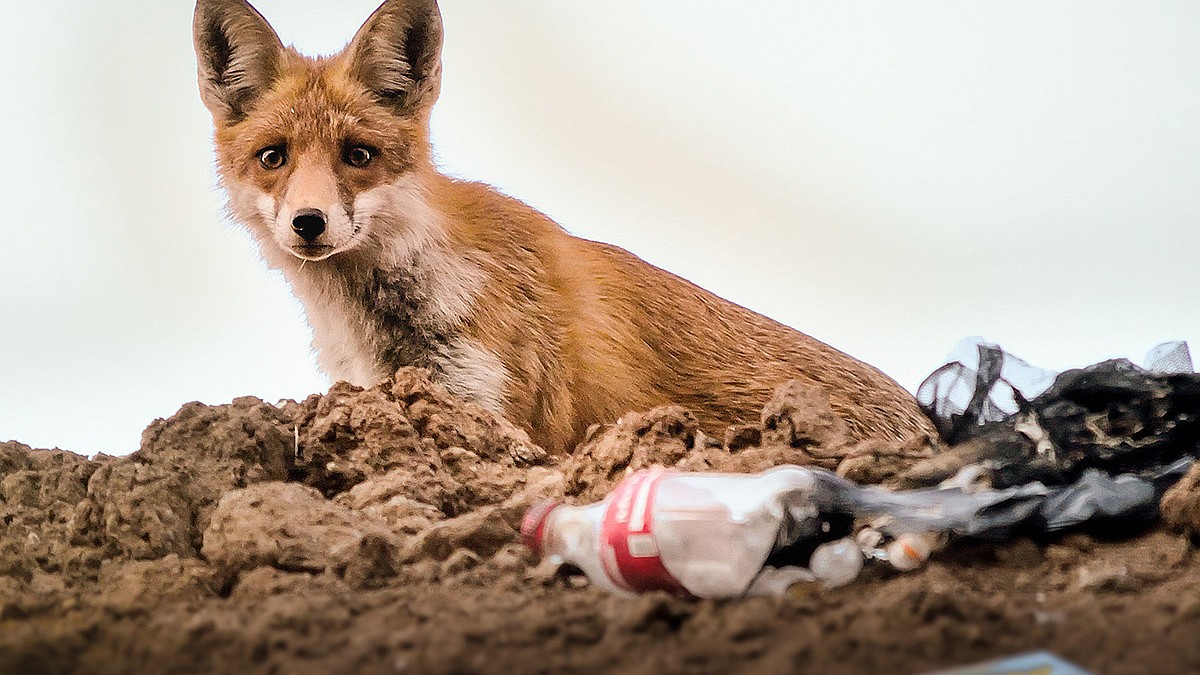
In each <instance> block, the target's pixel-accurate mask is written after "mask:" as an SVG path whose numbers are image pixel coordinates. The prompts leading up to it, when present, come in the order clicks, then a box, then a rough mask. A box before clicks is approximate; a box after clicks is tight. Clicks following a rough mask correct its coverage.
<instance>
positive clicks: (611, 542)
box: [600, 467, 690, 596]
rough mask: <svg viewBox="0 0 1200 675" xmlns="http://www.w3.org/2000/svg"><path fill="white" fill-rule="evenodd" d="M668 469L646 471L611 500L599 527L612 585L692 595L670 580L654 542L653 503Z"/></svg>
mask: <svg viewBox="0 0 1200 675" xmlns="http://www.w3.org/2000/svg"><path fill="white" fill-rule="evenodd" d="M669 473H670V472H668V471H667V470H666V469H662V468H658V467H656V468H653V469H643V470H641V471H638V472H636V473H634V474H632V475H630V476H629V477H628V478H626V479H625V480H623V481H621V482H620V483H619V484H618V485H617V487H616V488H615V489H613V492H612V494H611V495H610V496H609V502H608V507H607V508H606V509H605V511H604V522H603V523H602V525H601V526H600V560H601V562H602V563H603V564H604V571H605V572H607V573H608V577H609V578H610V579H612V581H613V583H614V584H616V585H617V586H620V587H621V588H624V589H625V590H627V591H632V592H635V593H644V592H646V591H669V592H671V593H675V594H677V595H685V596H686V595H690V593H688V592H687V589H685V588H684V587H683V585H682V584H680V583H679V581H678V580H677V579H676V578H675V577H673V576H671V573H670V572H668V571H667V568H666V566H664V565H663V561H662V557H661V556H660V555H659V551H658V543H657V542H656V541H655V539H654V500H655V497H656V494H657V492H658V483H659V481H660V480H662V478H663V477H664V476H666V475H668V474H669Z"/></svg>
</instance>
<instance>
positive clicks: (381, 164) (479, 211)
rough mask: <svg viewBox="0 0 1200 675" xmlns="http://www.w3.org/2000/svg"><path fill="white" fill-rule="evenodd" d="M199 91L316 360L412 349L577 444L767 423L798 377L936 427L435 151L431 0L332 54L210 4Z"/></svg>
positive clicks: (362, 361)
mask: <svg viewBox="0 0 1200 675" xmlns="http://www.w3.org/2000/svg"><path fill="white" fill-rule="evenodd" d="M193 18H194V22H193V37H194V43H195V50H196V57H197V70H198V80H199V88H200V98H201V100H202V101H203V103H204V105H205V107H206V108H207V109H208V111H209V112H210V113H211V115H212V119H213V128H214V133H213V139H214V145H215V148H216V150H215V155H216V167H217V174H218V180H219V183H220V185H221V187H222V188H223V189H224V191H225V193H226V196H227V200H228V205H227V209H228V212H229V213H230V215H231V216H232V217H233V218H234V219H235V220H237V221H239V222H240V223H242V224H243V225H244V226H245V227H246V229H247V230H248V231H249V232H250V233H251V235H252V238H253V239H254V240H255V241H256V243H257V245H258V247H259V249H260V252H261V256H262V258H263V259H264V261H265V262H266V264H267V265H268V266H270V267H272V268H275V269H278V270H280V271H282V273H283V275H284V276H285V277H286V279H287V281H288V282H289V284H290V286H291V289H292V292H293V293H294V295H295V296H296V297H297V298H298V299H299V300H300V302H301V304H302V305H303V306H304V309H305V314H306V317H307V320H308V323H309V325H310V327H311V329H312V334H313V349H314V351H315V352H316V355H317V363H318V365H319V367H320V368H321V369H322V370H323V371H324V372H325V373H326V374H327V375H328V376H329V377H330V378H331V379H333V380H335V381H338V380H344V381H347V382H350V383H351V384H355V385H358V386H361V387H370V386H373V385H376V384H378V383H379V382H381V381H384V380H386V379H387V378H388V377H391V376H392V375H394V374H395V373H396V371H397V370H398V369H399V368H401V367H405V366H418V367H423V368H427V369H429V370H430V371H431V372H432V373H433V374H434V375H433V376H434V378H435V380H436V381H438V382H439V383H441V384H442V385H443V386H444V387H445V388H446V389H447V390H449V391H450V392H451V393H453V394H455V395H457V396H460V397H462V398H464V399H467V400H470V401H474V402H475V403H477V404H479V405H480V406H482V407H483V408H486V409H488V410H490V411H492V412H494V413H496V414H498V415H501V416H503V417H505V418H507V419H508V420H509V421H510V422H512V423H513V424H515V425H517V426H519V427H521V428H523V429H524V430H525V431H526V432H527V433H528V434H529V436H530V438H531V439H532V440H533V441H534V442H535V443H537V444H538V445H540V446H542V447H543V448H545V449H546V450H547V451H548V452H552V453H559V454H564V453H569V452H571V451H572V450H573V448H575V446H576V445H577V444H578V443H579V442H580V441H581V440H582V439H583V438H584V436H585V434H586V432H587V431H588V429H589V428H590V427H592V425H595V424H605V423H611V422H613V421H615V420H616V419H617V418H619V417H620V416H621V415H622V414H624V413H626V412H629V411H632V410H649V409H652V408H654V407H657V406H662V405H668V404H673V405H679V406H682V407H684V408H686V409H688V410H690V411H692V413H693V414H694V415H695V416H696V418H697V420H698V422H699V424H700V427H701V429H702V430H705V431H707V432H708V433H709V434H713V435H716V434H719V433H720V432H721V431H722V430H723V429H724V428H725V427H726V426H728V425H731V424H737V423H754V422H757V421H758V417H759V411H761V409H762V408H763V405H764V404H765V403H766V402H767V401H768V399H769V398H770V396H771V395H772V393H773V392H774V390H775V389H776V388H777V387H778V386H779V385H781V384H784V383H786V382H788V381H791V380H799V381H801V382H804V383H806V384H809V385H813V386H816V387H819V388H820V390H821V391H822V393H823V395H824V396H826V397H827V399H828V402H829V406H830V409H831V410H832V411H833V413H834V414H835V415H836V416H837V417H839V418H841V420H843V421H844V423H845V424H844V426H845V430H846V435H847V437H848V438H849V439H850V440H852V441H862V440H869V439H877V440H881V441H904V440H907V439H909V438H911V437H912V436H914V435H916V434H929V435H932V434H933V433H934V431H933V427H932V426H931V424H930V422H929V420H928V418H927V417H926V416H925V415H924V414H923V413H922V412H921V410H920V408H919V406H918V405H917V403H916V401H915V400H914V398H913V397H912V395H910V394H909V393H908V392H907V391H905V390H904V389H903V388H902V387H901V386H900V385H899V384H898V383H896V382H895V381H894V380H892V379H891V378H889V377H888V376H887V375H885V374H883V373H882V372H880V371H879V370H877V369H876V368H874V367H872V366H870V365H867V364H866V363H863V362H862V361H859V360H857V359H855V358H853V357H851V356H849V355H847V354H845V353H843V352H841V351H839V350H837V349H835V348H833V347H831V346H829V345H827V344H825V343H823V342H821V341H819V340H817V339H815V338H813V337H810V336H808V335H806V334H804V333H801V332H799V331H797V330H795V329H793V328H790V327H788V326H785V325H783V324H781V323H778V322H776V321H774V320H772V319H770V318H767V317H766V316H763V315H761V314H759V313H757V312H754V311H752V310H750V309H747V308H745V307H742V306H740V305H738V304H735V303H733V302H730V301H728V300H725V299H723V298H721V297H719V296H717V295H715V294H714V293H711V292H709V291H707V290H705V289H703V288H701V287H699V286H697V285H695V284H693V283H691V282H689V281H687V280H685V279H683V278H681V277H678V276H676V275H674V274H672V273H671V272H668V271H666V270H663V269H660V268H658V267H655V266H653V265H651V264H649V263H647V262H645V261H643V260H641V259H640V258H638V257H636V256H635V255H633V254H631V253H629V252H627V251H625V250H624V249H622V248H619V247H617V246H613V245H609V244H605V243H600V242H595V241H590V240H586V239H582V238H579V237H576V236H573V235H571V234H569V233H568V232H567V231H566V230H565V229H564V228H563V227H561V226H560V225H558V224H557V223H555V222H554V221H552V220H551V219H550V218H549V217H547V216H545V215H543V214H542V213H540V212H539V211H537V210H535V209H534V208H532V207H530V206H528V205H526V204H524V203H522V202H520V201H518V200H517V199H514V198H512V197H509V196H507V195H505V194H503V193H501V192H500V191H498V190H496V189H494V188H492V187H490V186H488V185H485V184H483V183H478V182H471V181H466V180H462V179H459V178H455V177H451V176H448V175H446V174H444V173H442V172H441V171H440V170H439V168H438V167H437V165H436V163H435V161H434V156H433V150H432V147H431V140H430V118H431V114H432V109H433V107H434V103H435V102H436V100H437V98H438V94H439V91H440V89H441V81H442V60H441V50H442V44H443V28H444V27H443V22H442V18H441V13H440V10H439V8H438V5H437V2H436V1H435V0H387V1H386V2H383V4H382V5H380V6H379V7H378V9H376V10H375V12H374V13H373V14H371V16H370V17H369V18H368V19H367V21H366V22H365V23H364V24H363V25H362V27H361V28H360V29H359V30H358V31H357V33H356V34H355V35H354V36H353V38H352V39H351V40H350V42H349V43H348V44H347V45H346V47H345V48H344V49H343V50H342V51H341V52H339V53H338V54H335V55H332V56H325V57H308V56H305V55H302V54H301V53H300V52H298V51H297V50H296V49H294V48H293V47H290V46H284V44H283V43H282V42H281V40H280V38H279V36H278V35H277V33H276V32H275V30H274V29H273V28H272V27H271V25H270V24H269V23H268V22H267V20H266V19H265V18H264V17H263V16H262V14H260V13H259V12H258V11H257V10H256V9H255V8H254V7H253V6H251V5H250V4H249V3H248V2H246V1H245V0H199V1H198V2H197V3H196V8H195V14H194V17H193Z"/></svg>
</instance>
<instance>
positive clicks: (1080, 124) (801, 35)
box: [0, 0, 1200, 454]
mask: <svg viewBox="0 0 1200 675" xmlns="http://www.w3.org/2000/svg"><path fill="white" fill-rule="evenodd" d="M376 4H377V3H376V0H339V1H338V2H331V1H330V0H260V1H259V2H258V3H257V6H258V7H259V9H260V10H261V11H262V12H263V13H264V14H265V15H266V16H267V17H268V18H269V19H270V20H271V21H272V23H273V24H274V25H275V27H276V28H277V29H278V30H279V32H280V34H281V35H282V37H283V39H284V41H285V42H289V43H293V44H296V45H297V46H298V47H299V48H301V49H302V50H303V51H306V52H308V53H329V52H333V51H336V50H337V49H339V48H340V47H341V46H342V44H344V42H345V41H346V40H348V39H349V37H350V36H351V35H352V34H353V32H354V31H355V30H356V29H357V27H358V26H359V25H360V24H361V23H362V21H363V20H364V19H365V18H366V17H367V15H368V14H369V13H370V12H371V10H373V9H374V6H375V5H376ZM442 9H443V14H444V18H445V22H446V36H447V37H446V47H445V82H444V90H443V97H442V101H441V103H440V104H439V106H438V108H437V109H436V112H435V119H434V135H435V139H434V140H435V143H436V145H437V148H438V152H439V158H440V161H441V164H442V166H443V167H444V168H445V169H446V170H447V171H449V172H450V173H453V174H456V175H460V176H464V177H469V178H474V179H479V180H483V181H485V182H489V183H492V184H493V185H497V186H498V187H500V188H501V189H503V190H504V191H506V192H508V193H510V194H512V195H514V196H517V197H519V198H521V199H523V200H524V201H526V202H528V203H529V204H531V205H533V206H535V207H537V208H539V209H541V210H543V211H545V212H546V213H548V214H550V215H551V216H552V217H554V218H555V219H556V220H558V221H559V222H560V223H562V224H563V225H564V226H565V227H567V228H568V229H569V230H571V231H572V232H575V233H577V234H579V235H582V236H586V237H589V238H595V239H601V240H604V241H608V242H612V243H615V244H618V245H621V246H623V247H625V248H628V249H629V250H631V251H633V252H635V253H637V254H639V255H641V256H643V257H644V258H646V259H647V260H649V261H651V262H654V263H656V264H658V265H660V266H662V267H665V268H667V269H670V270H672V271H674V272H676V273H678V274H681V275H683V276H685V277H688V278H690V279H692V280H694V281H696V282H698V283H699V284H701V285H703V286H706V287H708V288H709V289H711V290H713V291H715V292H717V293H719V294H721V295H723V296H725V297H727V298H730V299H732V300H735V301H737V302H739V303H741V304H744V305H746V306H748V307H751V308H753V309H755V310H758V311H760V312H763V313H765V314H767V315H769V316H771V317H773V318H776V319H778V320H780V321H783V322H784V323H787V324H789V325H792V326H795V327H797V328H799V329H801V330H804V331H806V332H808V333H810V334H812V335H814V336H816V337H818V338H820V339H823V340H825V341H827V342H830V343H832V344H833V345H835V346H837V347H839V348H841V349H843V350H844V351H847V352H849V353H851V354H854V355H856V356H858V357H860V358H862V359H864V360H866V361H869V362H871V363H874V364H876V365H877V366H879V367H880V368H882V369H883V370H884V371H886V372H888V373H889V374H891V375H892V376H894V377H895V378H897V379H898V380H899V381H900V382H901V383H902V384H904V385H905V386H907V387H909V388H913V387H915V386H916V385H917V384H918V383H919V382H920V380H921V379H922V378H923V377H924V376H925V375H926V374H928V372H930V371H931V370H933V369H934V368H935V367H937V366H938V365H940V364H941V362H942V358H943V356H944V355H945V353H946V352H947V351H948V350H949V349H950V348H951V347H952V346H953V345H954V343H955V342H957V341H958V339H959V338H961V337H963V336H965V335H972V334H980V335H984V336H986V337H987V338H989V339H990V340H993V341H997V342H999V343H1000V344H1002V345H1003V346H1005V347H1006V348H1008V349H1009V350H1010V351H1013V352H1014V353H1016V354H1018V355H1021V356H1023V357H1024V358H1025V359H1026V360H1028V361H1030V362H1031V363H1034V364H1036V365H1040V366H1044V367H1048V368H1055V369H1062V368H1067V367H1072V366H1079V365H1084V364H1087V363H1091V362H1094V361H1097V360H1100V359H1103V358H1108V357H1112V356H1133V357H1134V358H1135V359H1136V358H1140V357H1141V355H1142V354H1143V353H1144V352H1145V351H1146V350H1147V349H1148V348H1150V347H1151V346H1152V345H1153V344H1155V343H1157V342H1160V341H1163V340H1167V339H1176V338H1182V339H1189V338H1190V339H1192V341H1193V342H1196V341H1197V337H1198V336H1200V313H1198V312H1197V311H1196V300H1195V295H1196V289H1197V282H1198V280H1200V272H1198V271H1197V270H1196V266H1195V265H1194V264H1193V262H1192V259H1193V257H1194V256H1195V254H1196V252H1197V250H1198V246H1197V244H1198V243H1200V227H1197V226H1198V225H1200V196H1198V194H1197V193H1198V189H1197V188H1198V187H1200V124H1198V122H1200V39H1197V36H1198V35H1200V3H1195V2H1189V1H1185V0H1180V1H1177V2H1144V1H1139V2H1119V3H1117V2H1097V1H1095V0H1081V1H1077V2H1050V1H1045V0H1033V1H1030V2H1014V1H992V2H971V3H964V2H957V1H954V2H951V1H942V2H906V1H895V0H889V1H886V2H884V1H880V2H850V1H847V2H836V3H829V2H808V1H799V0H778V1H769V0H747V1H745V2H737V3H732V2H727V1H723V0H721V1H718V0H704V1H701V0H687V1H686V2H685V1H684V0H608V1H607V2H603V3H585V2H582V1H570V2H564V1H563V0H503V1H502V2H499V1H496V0H444V2H443V3H442ZM191 12H192V5H191V3H190V2H187V1H185V0H170V1H169V2H164V1H163V0H125V1H123V2H120V3H81V2H71V3H66V2H41V3H16V2H9V3H4V4H3V5H0V57H2V58H3V60H2V61H0V62H2V63H3V64H4V66H3V68H0V96H2V97H3V99H2V101H0V138H2V139H3V140H2V141H0V440H3V439H6V438H13V439H16V440H20V441H23V442H25V443H29V444H31V445H35V446H40V447H52V446H59V447H62V448H65V449H71V450H75V451H77V452H82V453H88V454H90V453H93V452H97V451H104V452H108V453H125V452H130V451H132V450H134V449H136V447H137V443H138V437H139V434H140V431H141V429H142V428H143V427H145V425H146V424H147V423H149V422H150V420H152V419H153V418H154V417H161V416H167V415H170V414H171V413H173V412H174V411H175V410H176V409H177V408H178V407H179V406H180V405H181V404H182V403H184V402H187V401H190V400H201V401H204V402H208V403H222V402H227V401H229V400H230V399H232V398H234V397H236V396H240V395H244V394H253V395H256V396H260V397H263V398H265V399H268V400H276V399H279V398H283V397H287V398H299V397H303V396H306V395H308V394H310V393H313V392H318V391H321V390H323V389H324V388H326V387H327V386H328V382H327V381H326V380H325V379H324V378H323V376H322V375H321V374H320V373H319V372H318V371H317V370H316V367H315V364H314V360H313V358H312V355H311V354H310V351H309V348H308V341H309V334H308V329H307V327H306V326H305V324H304V321H303V315H302V312H301V310H300V308H299V306H298V305H297V304H296V303H295V301H294V300H293V299H292V298H291V296H290V293H289V292H288V290H287V287H286V285H285V284H284V283H283V281H282V280H281V279H280V278H279V277H278V276H276V275H273V274H271V273H268V272H267V271H266V270H265V267H264V266H263V265H262V263H261V262H260V261H259V260H258V257H257V253H256V252H255V251H254V249H253V246H252V244H251V243H250V241H249V239H248V237H247V236H246V235H245V234H244V233H242V232H241V230H240V229H239V228H238V227H237V226H235V225H232V224H230V223H228V222H226V221H224V220H223V216H222V211H221V208H222V203H223V201H222V199H223V198H222V196H221V195H220V193H219V192H218V191H217V190H216V188H215V177H214V175H213V172H212V168H211V167H212V150H211V142H210V137H211V136H210V135H211V129H210V121H209V118H208V115H207V112H206V111H205V110H204V109H203V107H202V106H201V104H200V102H199V99H198V97H197V94H196V85H195V63H194V56H193V52H192V46H191V25H190V24H191Z"/></svg>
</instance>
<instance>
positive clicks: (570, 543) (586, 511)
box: [542, 504, 602, 565]
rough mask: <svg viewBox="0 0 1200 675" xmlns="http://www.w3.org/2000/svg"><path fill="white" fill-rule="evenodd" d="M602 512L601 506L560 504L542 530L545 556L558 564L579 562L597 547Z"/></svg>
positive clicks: (551, 513) (577, 563) (576, 563)
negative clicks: (581, 557)
mask: <svg viewBox="0 0 1200 675" xmlns="http://www.w3.org/2000/svg"><path fill="white" fill-rule="evenodd" d="M601 514H602V511H601V510H600V509H598V508H597V505H592V506H571V505H569V504H562V505H560V506H558V507H556V508H555V509H554V510H553V511H551V512H550V514H549V515H548V516H547V517H546V524H545V527H544V528H543V530H542V555H543V556H544V557H546V558H548V559H552V560H554V562H556V563H563V562H569V563H572V564H574V565H579V564H580V562H582V561H581V560H580V556H581V555H587V552H589V551H591V550H592V549H594V548H595V545H596V541H597V537H598V536H599V525H600V516H601Z"/></svg>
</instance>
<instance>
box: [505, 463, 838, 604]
mask: <svg viewBox="0 0 1200 675" xmlns="http://www.w3.org/2000/svg"><path fill="white" fill-rule="evenodd" d="M815 484H816V481H815V478H814V476H813V474H812V472H810V471H808V470H806V469H803V468H800V467H792V466H786V467H778V468H776V469H772V470H770V471H767V472H765V473H761V474H757V475H738V474H708V473H683V472H675V471H667V470H664V469H646V470H643V471H638V472H636V473H634V474H631V475H630V476H629V477H627V478H626V479H625V480H623V481H621V483H619V484H618V485H617V487H616V488H615V489H614V490H613V492H612V493H611V494H610V495H609V496H608V497H607V498H606V499H605V500H604V501H603V502H600V503H598V504H592V505H590V506H568V505H564V504H557V503H554V502H544V503H542V504H539V505H538V506H536V507H534V508H533V509H531V510H530V511H529V513H527V514H526V516H525V520H524V522H523V523H522V525H521V534H522V536H523V538H524V540H525V543H526V544H527V545H528V546H529V547H530V548H531V549H533V550H534V551H535V552H537V553H539V554H540V555H542V556H544V557H546V558H548V559H551V560H554V561H556V562H559V563H570V564H573V565H575V566H576V567H579V568H580V569H581V570H583V572H584V574H586V575H587V576H588V578H589V579H590V580H591V581H592V583H594V584H596V585H598V586H600V587H601V588H604V589H606V590H609V591H612V592H616V593H625V594H632V593H641V592H646V591H652V590H665V591H669V592H672V593H676V594H679V595H690V596H695V597H704V598H728V597H738V596H742V595H745V594H747V591H748V590H750V588H751V584H752V582H753V581H754V580H755V577H756V576H758V575H759V572H761V571H762V569H763V565H764V563H765V561H766V560H767V557H768V556H769V555H770V554H771V553H772V552H773V551H774V550H776V549H777V548H778V547H779V546H781V545H787V544H791V543H794V542H795V541H798V540H801V539H805V538H813V537H820V536H821V529H820V528H821V520H820V517H819V516H820V514H819V512H818V509H817V508H816V507H815V506H814V505H813V504H812V503H811V502H809V501H808V499H807V498H806V495H808V494H810V493H811V492H812V490H813V488H814V487H815ZM833 543H835V544H838V547H837V548H835V549H827V550H826V551H825V553H824V554H822V556H814V558H815V559H816V562H820V561H822V560H824V559H828V560H829V561H830V564H829V565H826V568H828V569H827V570H822V571H823V572H824V573H826V574H829V575H830V576H831V578H830V579H829V580H823V579H821V572H819V571H818V570H817V569H813V570H811V575H810V576H807V580H812V579H813V577H816V578H817V579H819V580H823V581H826V585H829V586H832V585H840V584H843V583H848V582H849V581H850V580H851V579H853V578H854V576H855V575H857V574H858V570H859V569H861V568H862V553H861V551H860V550H859V549H858V547H857V546H856V545H855V544H854V542H853V540H852V539H849V540H845V541H844V542H833ZM825 546H826V547H828V546H829V544H826V545H825ZM820 550H821V549H820V548H819V549H818V551H820ZM803 572H804V574H803V575H801V576H800V577H798V578H804V576H805V575H809V571H807V570H805V571H803ZM830 582H834V583H830Z"/></svg>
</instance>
